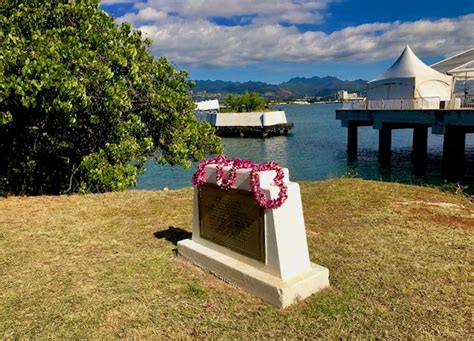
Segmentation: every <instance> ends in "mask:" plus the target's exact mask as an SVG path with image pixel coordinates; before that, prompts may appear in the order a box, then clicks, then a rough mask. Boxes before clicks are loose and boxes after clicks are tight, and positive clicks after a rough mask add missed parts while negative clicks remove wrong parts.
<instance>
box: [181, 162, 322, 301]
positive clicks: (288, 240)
mask: <svg viewBox="0 0 474 341" xmlns="http://www.w3.org/2000/svg"><path fill="white" fill-rule="evenodd" d="M224 171H225V172H228V171H229V169H228V168H227V169H226V168H224ZM250 172H251V170H250V169H239V170H238V171H237V177H236V182H235V186H234V187H235V188H232V189H229V190H223V189H221V188H219V187H218V186H217V185H216V166H215V165H208V166H206V167H205V174H206V175H205V178H206V183H205V184H204V185H203V186H202V187H199V188H197V187H196V188H195V191H194V212H193V234H192V239H187V240H182V241H180V242H179V243H178V252H179V254H180V255H182V256H184V257H186V258H188V259H190V260H191V261H192V262H194V263H195V264H197V265H198V266H200V267H202V268H204V269H206V270H209V271H210V272H212V273H214V274H216V275H217V276H218V277H219V278H222V279H224V280H225V281H227V282H229V283H231V284H233V285H236V286H238V287H240V288H242V289H243V290H245V291H247V292H250V293H252V294H254V295H256V296H258V297H260V298H262V299H264V300H265V301H267V302H269V303H271V304H273V305H275V306H278V307H286V306H288V305H290V304H292V303H294V302H296V301H298V300H300V299H304V298H306V297H308V296H310V295H311V294H313V293H315V292H317V291H319V290H320V289H323V288H326V287H328V286H329V271H328V269H326V268H324V267H322V266H320V265H317V264H314V263H311V262H310V260H309V253H308V246H307V241H306V231H305V226H304V218H303V208H302V203H301V194H300V189H299V185H298V184H297V183H295V182H290V181H289V173H288V169H284V172H285V179H284V182H285V184H286V185H287V187H288V199H287V200H286V201H285V202H284V203H283V205H282V206H281V207H279V208H276V209H264V208H261V207H260V206H259V205H258V204H257V202H256V201H255V200H254V198H253V196H252V193H251V191H250ZM275 174H276V173H275V171H264V172H260V173H259V176H260V187H261V190H262V192H263V193H264V194H266V196H267V197H269V198H275V197H277V195H278V191H279V188H278V187H277V186H274V185H273V184H272V183H273V178H274V176H275Z"/></svg>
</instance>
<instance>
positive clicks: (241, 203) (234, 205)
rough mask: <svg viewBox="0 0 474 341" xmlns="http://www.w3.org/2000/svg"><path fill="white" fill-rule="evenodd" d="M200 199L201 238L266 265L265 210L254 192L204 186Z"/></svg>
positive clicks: (210, 185) (209, 185)
mask: <svg viewBox="0 0 474 341" xmlns="http://www.w3.org/2000/svg"><path fill="white" fill-rule="evenodd" d="M198 197H199V224H200V232H201V238H203V239H207V240H209V241H211V242H214V243H216V244H219V245H221V246H225V247H228V248H229V249H231V250H233V251H236V252H238V253H241V254H243V255H245V256H248V257H251V258H254V259H256V260H259V261H261V262H265V231H264V228H265V227H264V215H265V210H264V209H263V208H261V207H260V206H259V205H258V204H257V203H256V201H255V199H254V198H253V196H252V193H251V192H249V191H244V190H238V189H229V190H227V191H225V190H222V189H220V188H219V187H218V186H216V185H212V184H204V185H203V186H202V187H200V188H199V192H198Z"/></svg>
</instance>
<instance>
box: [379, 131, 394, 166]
mask: <svg viewBox="0 0 474 341" xmlns="http://www.w3.org/2000/svg"><path fill="white" fill-rule="evenodd" d="M391 156H392V128H391V127H389V126H387V125H385V124H384V125H383V126H382V128H381V129H379V159H380V161H382V162H386V161H389V160H390V158H391Z"/></svg>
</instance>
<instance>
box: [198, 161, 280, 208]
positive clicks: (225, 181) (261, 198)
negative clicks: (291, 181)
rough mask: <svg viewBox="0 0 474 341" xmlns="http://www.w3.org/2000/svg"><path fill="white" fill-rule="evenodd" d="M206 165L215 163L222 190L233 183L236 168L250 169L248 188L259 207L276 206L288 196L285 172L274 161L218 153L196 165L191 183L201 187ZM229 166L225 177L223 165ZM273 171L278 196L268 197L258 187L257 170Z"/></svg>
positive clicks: (230, 186) (218, 183)
mask: <svg viewBox="0 0 474 341" xmlns="http://www.w3.org/2000/svg"><path fill="white" fill-rule="evenodd" d="M208 165H216V184H217V185H218V186H219V187H220V188H222V189H223V190H228V189H230V188H232V187H233V186H234V185H235V180H236V179H237V170H239V169H244V168H247V169H251V172H250V189H251V191H252V194H253V197H254V198H255V201H256V202H257V203H258V205H259V206H260V207H263V208H278V207H280V206H281V205H283V203H284V202H285V201H286V199H287V198H288V194H287V192H288V187H287V186H286V185H285V183H284V181H283V179H284V178H285V173H284V172H283V169H282V168H281V167H280V166H279V165H278V164H277V163H276V162H267V163H262V164H256V163H254V162H253V161H251V160H242V159H238V158H226V157H225V156H223V155H219V156H217V157H215V158H214V159H209V160H206V161H203V162H201V163H200V164H199V165H198V168H197V170H196V173H195V174H194V175H193V185H194V186H197V187H201V186H202V185H204V183H205V182H206V180H205V176H206V172H205V168H206V166H208ZM229 166H230V167H231V169H230V171H229V175H228V176H227V178H226V177H225V176H224V167H229ZM271 170H273V171H275V172H276V176H275V177H274V178H273V184H274V185H275V186H278V187H279V188H280V191H279V193H278V197H277V198H276V199H268V198H267V197H266V196H265V194H263V193H262V191H261V188H260V175H259V172H263V171H271Z"/></svg>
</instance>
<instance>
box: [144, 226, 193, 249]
mask: <svg viewBox="0 0 474 341" xmlns="http://www.w3.org/2000/svg"><path fill="white" fill-rule="evenodd" d="M153 235H154V236H155V238H158V239H166V240H167V241H169V242H171V243H173V244H174V245H178V242H179V241H180V240H183V239H189V238H191V235H192V233H191V232H188V231H186V230H185V229H183V228H181V227H174V226H170V227H168V229H167V230H163V231H157V232H155V233H153Z"/></svg>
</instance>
